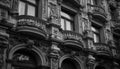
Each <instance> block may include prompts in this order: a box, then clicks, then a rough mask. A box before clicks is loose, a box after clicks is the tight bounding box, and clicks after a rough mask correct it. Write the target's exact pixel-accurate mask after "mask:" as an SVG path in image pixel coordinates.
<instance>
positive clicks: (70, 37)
mask: <svg viewBox="0 0 120 69" xmlns="http://www.w3.org/2000/svg"><path fill="white" fill-rule="evenodd" d="M63 39H64V41H65V43H64V46H66V47H67V48H70V49H73V50H78V51H79V50H81V49H83V47H84V43H83V40H82V35H81V34H79V33H76V32H73V31H63Z"/></svg>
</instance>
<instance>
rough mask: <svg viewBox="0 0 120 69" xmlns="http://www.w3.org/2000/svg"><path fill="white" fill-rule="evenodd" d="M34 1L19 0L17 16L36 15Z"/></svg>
mask: <svg viewBox="0 0 120 69" xmlns="http://www.w3.org/2000/svg"><path fill="white" fill-rule="evenodd" d="M36 7H37V3H36V0H20V1H19V15H31V16H35V15H36Z"/></svg>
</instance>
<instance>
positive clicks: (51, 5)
mask: <svg viewBox="0 0 120 69" xmlns="http://www.w3.org/2000/svg"><path fill="white" fill-rule="evenodd" d="M59 11H60V10H59V6H58V4H57V0H49V2H48V21H50V23H54V24H58V22H59Z"/></svg>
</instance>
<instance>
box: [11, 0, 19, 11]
mask: <svg viewBox="0 0 120 69" xmlns="http://www.w3.org/2000/svg"><path fill="white" fill-rule="evenodd" d="M18 3H19V0H12V2H11V8H12V13H18Z"/></svg>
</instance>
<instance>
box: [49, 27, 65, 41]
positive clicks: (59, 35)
mask: <svg viewBox="0 0 120 69" xmlns="http://www.w3.org/2000/svg"><path fill="white" fill-rule="evenodd" d="M51 37H52V38H55V39H59V40H63V37H62V33H61V32H60V31H59V29H58V28H55V27H52V36H51Z"/></svg>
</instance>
